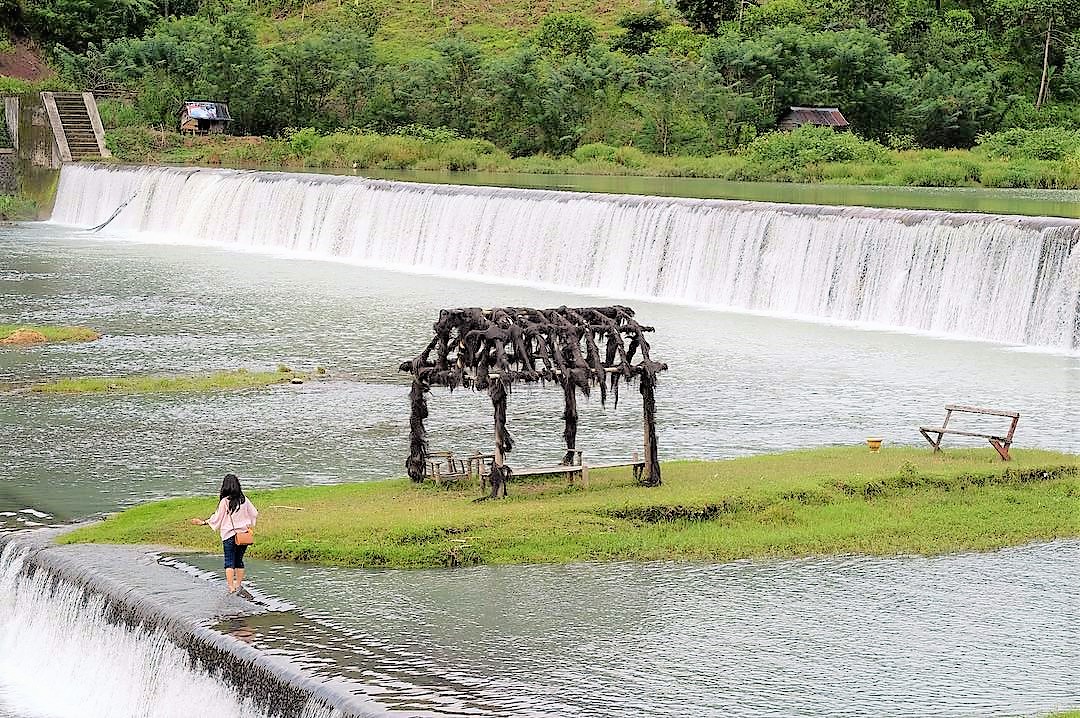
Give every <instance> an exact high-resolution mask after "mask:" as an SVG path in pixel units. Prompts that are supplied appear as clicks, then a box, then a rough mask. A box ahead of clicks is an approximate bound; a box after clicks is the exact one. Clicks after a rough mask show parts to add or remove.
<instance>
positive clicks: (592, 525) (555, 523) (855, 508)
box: [63, 447, 1080, 568]
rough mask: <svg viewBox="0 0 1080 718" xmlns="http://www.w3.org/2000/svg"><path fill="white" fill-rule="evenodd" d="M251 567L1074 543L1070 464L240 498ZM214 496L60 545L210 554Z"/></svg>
mask: <svg viewBox="0 0 1080 718" xmlns="http://www.w3.org/2000/svg"><path fill="white" fill-rule="evenodd" d="M250 493H251V497H252V500H253V501H254V502H255V503H256V505H257V506H258V507H259V510H260V516H261V518H260V522H259V526H258V528H257V531H256V534H257V540H256V544H255V546H253V547H252V551H251V556H253V557H255V558H263V559H280V560H293V561H308V562H316V563H321V564H330V565H342V566H358V567H393V568H428V567H438V566H458V565H475V564H523V563H572V562H580V561H616V560H619V561H622V560H634V561H646V560H685V561H730V560H736V559H744V558H756V557H797V556H809V555H823V554H849V553H853V554H874V555H891V554H940V553H949V552H955V551H967V550H989V549H995V548H1000V547H1004V546H1009V545H1015V544H1021V543H1026V542H1029V541H1035V540H1049V539H1054V538H1060V537H1066V536H1077V535H1080V457H1077V456H1075V455H1070V454H1061V453H1056V452H1049V451H1039V450H1033V449H1026V450H1024V449H1020V450H1016V451H1015V452H1014V459H1013V460H1012V461H1011V462H1008V463H1005V462H1002V461H1000V460H999V459H998V457H997V456H996V455H995V454H994V453H993V452H992V451H987V450H986V449H956V450H950V451H947V452H944V453H941V454H936V455H935V454H933V453H932V452H930V451H928V450H927V449H925V448H914V447H889V448H885V449H883V450H882V451H881V453H878V454H872V453H869V452H868V451H867V450H866V448H865V447H857V448H856V447H828V448H821V449H813V450H803V451H794V452H788V453H783V454H772V455H763V456H752V457H745V458H738V459H731V460H725V461H675V462H669V463H666V464H665V465H664V483H663V485H662V486H659V487H655V488H648V487H641V486H637V485H635V483H634V480H633V477H632V475H631V472H630V470H629V469H611V470H597V471H595V472H593V473H592V474H591V481H590V486H589V487H588V488H587V489H586V488H581V487H579V486H576V485H575V486H567V485H566V484H565V482H557V483H553V482H547V483H534V482H529V481H527V480H522V481H519V480H515V481H514V482H512V483H511V484H510V494H509V497H508V498H506V499H502V500H497V501H483V502H476V501H474V499H475V498H476V497H477V496H478V494H479V492H478V488H477V487H476V486H460V487H458V488H455V489H449V490H448V489H438V488H434V487H432V486H430V485H428V484H414V483H412V482H410V481H409V480H407V479H396V480H387V481H372V482H361V483H347V484H338V485H333V486H319V487H298V488H282V489H273V490H262V491H259V490H256V491H251V492H250ZM214 504H215V499H214V497H198V498H175V499H168V500H165V501H159V502H155V503H150V504H145V505H141V506H137V507H134V508H131V509H128V510H126V511H124V512H122V513H120V514H117V515H114V516H111V517H109V518H107V519H105V520H104V521H102V522H100V523H97V524H95V525H92V526H88V527H85V528H81V529H78V530H76V531H74V532H72V533H70V534H68V535H67V536H65V537H64V539H63V541H64V542H67V543H76V542H97V543H157V544H162V543H164V544H167V545H171V546H175V547H177V548H185V549H193V550H205V551H208V552H217V551H218V550H219V549H220V542H219V540H218V538H217V537H216V536H214V535H213V534H212V533H211V532H207V531H205V530H197V529H193V527H191V526H189V525H187V523H186V520H187V519H188V518H190V517H192V516H205V515H209V514H210V512H211V511H212V510H213V507H214Z"/></svg>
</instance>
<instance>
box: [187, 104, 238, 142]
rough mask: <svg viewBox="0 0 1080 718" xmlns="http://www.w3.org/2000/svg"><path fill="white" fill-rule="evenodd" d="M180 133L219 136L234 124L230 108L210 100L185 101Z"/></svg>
mask: <svg viewBox="0 0 1080 718" xmlns="http://www.w3.org/2000/svg"><path fill="white" fill-rule="evenodd" d="M179 115H180V131H181V132H190V133H192V134H193V135H194V134H198V135H218V134H222V133H224V132H225V128H226V126H227V125H228V124H229V123H230V122H232V116H231V115H230V114H229V106H228V105H227V104H225V103H224V102H213V101H210V100H185V101H184V104H183V105H181V106H180V112H179Z"/></svg>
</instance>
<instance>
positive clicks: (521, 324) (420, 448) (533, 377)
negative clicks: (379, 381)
mask: <svg viewBox="0 0 1080 718" xmlns="http://www.w3.org/2000/svg"><path fill="white" fill-rule="evenodd" d="M433 329H434V337H433V338H432V339H431V341H430V342H429V343H428V345H427V347H426V348H425V349H424V351H422V352H421V353H420V355H419V356H417V357H416V358H415V359H413V360H412V361H409V362H403V363H402V364H401V366H400V370H401V371H405V372H409V373H411V374H412V375H413V388H412V392H411V393H410V401H411V405H412V419H411V421H410V454H409V459H408V461H407V462H406V468H407V469H408V471H409V476H410V477H411V478H412V479H413V480H414V481H421V480H423V476H424V465H425V463H426V462H427V443H426V438H425V429H424V424H423V420H424V419H425V418H427V404H426V400H425V398H424V394H425V393H426V392H427V391H428V390H429V389H430V388H431V387H432V386H445V387H448V388H449V389H450V390H451V391H453V390H454V389H456V388H458V387H465V388H470V389H474V390H476V391H487V392H488V394H489V395H490V396H491V399H492V404H493V406H494V414H495V432H496V434H495V436H496V448H497V452H498V454H499V455H500V456H502V455H504V454H505V453H509V452H510V451H511V450H512V449H513V440H512V439H511V437H510V434H509V433H508V432H507V430H506V400H507V395H508V394H509V393H510V390H511V388H512V387H513V384H514V383H515V382H526V383H536V382H539V383H547V382H553V383H558V384H559V385H560V386H561V387H562V389H563V395H564V400H565V403H566V409H565V411H564V412H563V420H564V422H565V429H564V431H563V438H564V440H565V441H566V448H567V453H566V456H565V457H564V459H563V461H564V463H569V462H570V461H571V459H572V457H573V450H574V449H575V447H576V442H577V424H578V413H577V398H576V392H577V391H579V390H580V391H581V392H582V393H583V394H585V395H586V396H588V395H589V394H590V391H591V390H592V388H593V387H599V388H600V401H601V403H602V404H605V405H606V403H607V397H608V392H609V391H610V392H611V393H612V395H613V397H614V400H615V406H616V407H618V401H619V382H620V380H621V381H622V382H625V383H630V381H632V380H634V379H637V380H638V382H639V385H640V390H641V395H642V399H643V402H644V415H645V417H644V418H645V436H646V441H645V457H646V463H647V465H646V467H645V471H644V472H643V478H642V482H643V483H645V484H648V485H658V484H659V483H660V463H659V459H658V458H657V454H656V400H655V396H654V389H655V386H656V377H657V374H659V373H660V372H661V371H663V370H665V369H667V365H666V364H662V363H660V362H656V361H653V359H652V358H651V357H650V355H649V351H650V347H649V342H648V341H647V340H646V338H645V334H646V332H651V331H653V328H652V327H648V326H643V325H641V324H639V323H638V322H637V321H636V320H635V319H634V311H633V310H632V309H630V308H629V307H625V306H620V305H615V306H610V307H586V308H579V309H571V308H568V307H565V306H564V307H559V308H557V309H528V308H516V307H506V308H495V309H488V310H484V309H480V308H477V307H472V308H465V309H444V310H443V311H441V312H440V313H439V319H438V321H436V322H435V324H434V326H433ZM638 357H640V358H639V359H638V360H637V362H636V363H635V358H638ZM501 488H502V490H503V491H504V492H505V486H503V487H501ZM493 495H495V489H494V487H493Z"/></svg>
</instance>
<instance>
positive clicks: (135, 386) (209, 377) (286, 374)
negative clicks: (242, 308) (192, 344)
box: [30, 367, 311, 394]
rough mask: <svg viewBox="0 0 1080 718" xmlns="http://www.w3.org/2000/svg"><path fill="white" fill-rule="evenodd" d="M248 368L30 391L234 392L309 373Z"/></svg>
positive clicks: (100, 379)
mask: <svg viewBox="0 0 1080 718" xmlns="http://www.w3.org/2000/svg"><path fill="white" fill-rule="evenodd" d="M283 369H286V370H284V371H282V370H279V371H248V370H246V369H236V370H232V371H217V372H212V373H208V374H190V375H181V376H124V377H115V376H95V377H73V378H67V379H56V380H55V381H50V382H48V383H44V384H33V385H31V386H30V391H32V392H37V393H43V394H96V393H104V392H118V393H149V392H182V391H183V392H206V391H236V390H240V389H253V388H257V387H263V386H269V385H271V384H284V383H287V382H291V381H292V380H294V379H298V380H300V381H306V380H308V379H310V378H311V377H310V375H308V374H304V373H301V372H294V371H292V370H288V369H287V368H284V367H283Z"/></svg>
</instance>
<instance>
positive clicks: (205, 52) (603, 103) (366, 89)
mask: <svg viewBox="0 0 1080 718" xmlns="http://www.w3.org/2000/svg"><path fill="white" fill-rule="evenodd" d="M7 1H8V4H7V5H5V4H4V3H3V1H2V0H0V11H2V12H4V13H5V16H6V17H5V21H6V22H7V24H8V26H9V27H15V26H17V27H19V28H22V29H24V30H25V29H29V30H31V31H32V32H34V33H35V34H37V35H38V36H39V37H41V38H42V39H43V40H44V41H46V42H51V43H53V44H54V45H55V47H56V51H55V52H56V56H57V58H58V59H59V61H60V64H61V65H62V67H63V75H64V77H66V78H67V79H69V80H70V81H71V82H72V83H73V84H75V85H80V86H87V87H98V86H102V85H122V86H126V87H128V88H131V89H133V90H135V91H136V94H137V98H138V99H137V100H136V110H137V111H138V114H139V115H140V116H141V117H142V118H143V119H144V120H145V121H146V122H149V123H156V124H164V125H171V124H172V123H173V122H174V116H173V113H174V112H175V110H176V107H177V106H178V103H179V101H180V99H182V98H183V97H192V96H195V97H208V98H214V99H220V100H225V101H228V102H230V106H231V108H232V111H233V114H234V116H235V117H236V119H237V122H236V123H235V130H236V131H237V132H248V133H260V134H282V133H285V131H286V130H287V129H288V128H303V127H311V128H315V129H316V130H320V131H328V130H331V129H336V128H349V127H353V128H360V129H367V130H372V131H377V132H383V133H393V132H396V131H398V130H399V129H400V128H402V127H413V128H415V127H416V126H423V127H428V128H444V129H445V130H446V131H447V132H448V133H450V135H451V136H461V137H477V138H483V139H486V140H489V141H491V142H493V143H495V144H496V145H497V146H498V147H500V148H502V149H504V150H506V151H507V152H510V153H511V154H513V155H526V154H534V153H550V154H556V155H559V154H565V153H570V152H573V151H574V150H575V149H576V148H579V147H583V146H586V145H592V144H595V143H603V144H605V145H609V146H622V145H632V146H634V147H638V148H641V149H643V150H645V151H648V152H655V153H659V154H679V153H683V154H686V153H690V154H711V153H716V152H720V151H726V150H733V149H738V148H745V147H746V146H747V145H748V143H749V142H750V141H751V140H753V139H754V137H755V136H757V135H759V134H763V133H766V132H768V131H770V130H772V129H773V128H774V127H775V125H776V122H777V120H778V119H779V118H780V117H781V116H782V115H783V113H784V112H785V111H786V108H787V107H788V106H789V105H828V106H837V107H840V108H841V109H842V110H843V112H844V114H845V115H846V116H847V117H848V119H849V120H851V122H852V123H853V126H854V128H855V131H856V132H857V133H858V134H860V135H862V136H863V137H865V138H868V139H873V140H875V141H877V142H879V143H883V144H885V145H889V146H892V147H896V148H907V147H914V146H919V145H921V146H925V147H970V146H972V145H973V144H975V143H976V141H977V139H978V138H979V137H980V136H981V135H983V134H985V133H989V132H997V131H1002V130H1007V129H1009V128H1012V127H1020V128H1028V129H1036V128H1045V127H1066V128H1076V127H1077V126H1080V2H1076V0H674V3H673V4H668V5H664V4H660V5H654V4H652V3H650V4H648V5H643V6H642V7H641V8H640V9H639V10H637V11H634V12H631V13H627V14H625V15H624V16H623V17H621V18H620V19H619V20H618V22H617V24H616V27H615V28H614V29H605V28H603V27H601V26H599V25H597V24H596V23H595V22H594V21H593V20H592V19H590V18H588V17H585V16H582V15H575V14H557V15H551V16H549V17H547V18H546V19H544V20H543V21H542V22H541V23H540V24H539V26H538V27H537V28H536V29H535V30H534V31H532V32H530V33H529V34H528V35H527V37H525V39H523V40H522V41H521V42H520V43H518V44H517V45H516V46H511V47H507V46H506V45H505V43H504V44H503V45H488V46H484V45H479V44H476V43H474V42H470V41H468V40H466V39H464V37H462V36H459V35H457V34H455V33H453V32H449V33H447V34H446V36H445V37H444V38H443V39H441V40H438V41H437V42H434V43H433V44H431V45H430V46H428V47H426V48H423V49H417V50H418V51H416V52H409V53H408V56H407V57H403V58H401V59H395V58H396V55H395V54H394V53H393V52H388V51H387V50H386V49H385V47H384V48H383V49H382V50H381V51H380V46H379V44H378V42H379V41H378V35H377V34H376V40H374V41H373V40H372V39H371V36H372V34H374V33H377V32H378V30H379V27H380V23H381V22H382V20H383V15H384V12H383V11H382V10H380V9H379V8H378V7H377V6H375V5H373V4H372V2H370V1H369V0H349V1H348V2H346V3H344V5H342V7H341V8H340V9H338V10H336V11H334V13H333V15H332V16H328V17H327V19H326V20H325V21H321V22H317V23H314V24H313V25H310V26H308V27H307V29H306V30H305V32H303V33H299V34H292V35H289V34H285V35H281V36H279V37H278V39H277V40H276V41H275V42H268V41H267V40H265V39H264V40H262V41H260V39H259V33H258V31H257V28H259V27H265V24H263V25H260V20H259V18H260V17H261V16H259V15H258V13H259V12H271V11H273V12H285V11H287V10H288V9H289V8H293V7H294V6H296V7H300V6H301V5H302V3H300V0H295V1H294V0H281V1H280V2H276V1H272V0H267V2H265V3H263V4H262V5H260V4H258V3H256V2H255V0H168V4H167V0H20V2H19V3H18V4H12V0H7ZM283 3H284V4H283ZM5 8H6V10H5ZM185 15H188V16H185ZM290 136H292V135H290ZM300 136H301V137H303V136H304V135H300Z"/></svg>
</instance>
